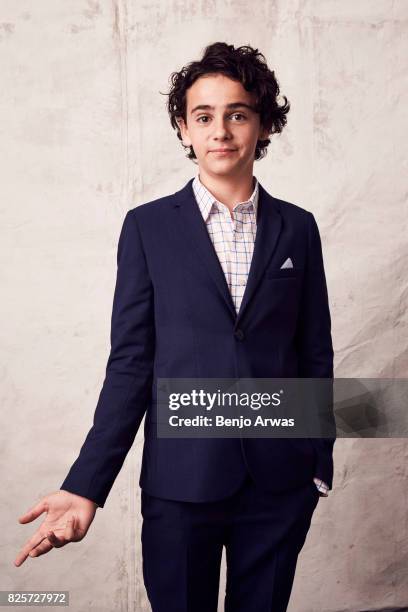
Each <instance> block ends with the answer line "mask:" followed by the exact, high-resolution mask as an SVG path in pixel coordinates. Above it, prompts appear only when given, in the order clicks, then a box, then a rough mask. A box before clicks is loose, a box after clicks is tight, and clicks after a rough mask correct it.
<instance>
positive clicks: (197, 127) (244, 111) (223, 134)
mask: <svg viewBox="0 0 408 612" xmlns="http://www.w3.org/2000/svg"><path fill="white" fill-rule="evenodd" d="M186 95H187V109H186V118H187V124H186V123H185V122H184V121H183V119H179V126H180V131H181V135H182V139H183V143H184V144H185V145H187V146H193V148H194V152H195V154H196V157H197V162H198V166H199V169H200V170H202V171H203V174H209V175H213V176H224V177H231V178H232V177H234V176H238V175H239V174H241V173H242V172H243V171H244V170H246V171H249V172H250V174H251V175H252V168H253V162H254V157H255V148H256V143H257V141H258V140H262V139H266V138H267V137H268V131H267V130H265V129H264V128H262V127H261V126H260V120H259V114H258V113H257V112H255V110H253V105H254V103H255V94H253V93H250V92H248V91H246V90H245V89H244V87H243V86H242V85H241V83H239V82H237V81H233V80H232V79H230V78H228V77H226V76H224V75H223V74H211V75H208V76H203V77H200V78H199V79H197V81H195V83H193V85H192V86H191V87H190V88H189V89H188V90H187V94H186ZM245 105H248V106H249V107H252V108H248V106H245ZM217 149H228V151H227V152H219V151H217Z"/></svg>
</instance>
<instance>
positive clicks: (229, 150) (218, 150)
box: [209, 149, 236, 155]
mask: <svg viewBox="0 0 408 612" xmlns="http://www.w3.org/2000/svg"><path fill="white" fill-rule="evenodd" d="M235 151H236V149H210V151H209V153H216V154H218V155H228V154H229V153H235Z"/></svg>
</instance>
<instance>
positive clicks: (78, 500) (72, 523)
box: [14, 489, 98, 567]
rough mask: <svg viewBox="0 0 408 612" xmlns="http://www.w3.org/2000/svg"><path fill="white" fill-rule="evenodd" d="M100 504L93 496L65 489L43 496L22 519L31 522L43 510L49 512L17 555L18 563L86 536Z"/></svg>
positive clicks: (22, 521)
mask: <svg viewBox="0 0 408 612" xmlns="http://www.w3.org/2000/svg"><path fill="white" fill-rule="evenodd" d="M97 507H98V505H97V504H96V503H95V502H93V501H91V500H90V499H87V498H86V497H81V496H80V495H75V494H74V493H69V492H68V491H63V490H61V489H60V490H59V491H57V492H55V493H51V494H50V495H47V496H46V497H43V499H41V500H40V501H39V502H38V504H36V505H35V506H33V507H32V508H30V509H29V510H28V511H27V512H26V513H25V514H23V515H22V516H20V518H19V519H18V520H19V522H20V523H23V524H24V523H31V521H33V520H34V519H36V518H37V517H38V516H40V514H42V513H43V512H46V513H47V515H46V517H45V518H44V521H43V523H42V524H41V525H40V526H39V528H38V529H37V531H36V532H35V533H34V535H33V536H32V537H31V538H30V539H29V540H27V542H26V543H25V544H24V546H23V548H22V549H21V551H20V553H19V554H18V555H17V557H16V559H15V560H14V565H15V566H16V567H19V566H20V565H22V564H23V563H24V561H25V560H26V559H27V557H28V556H30V557H38V556H40V555H43V554H44V553H47V552H49V551H50V550H51V549H52V548H60V547H61V546H65V544H68V542H79V540H82V539H83V538H84V537H85V535H86V534H87V531H88V529H89V527H90V525H91V523H92V521H93V519H94V516H95V512H96V509H97Z"/></svg>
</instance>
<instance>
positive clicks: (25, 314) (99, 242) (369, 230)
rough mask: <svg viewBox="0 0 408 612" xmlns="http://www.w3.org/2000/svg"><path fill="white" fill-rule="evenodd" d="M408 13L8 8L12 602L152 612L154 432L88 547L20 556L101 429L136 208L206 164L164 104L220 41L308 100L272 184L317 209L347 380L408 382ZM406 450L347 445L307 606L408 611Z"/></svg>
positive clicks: (1, 43) (0, 56)
mask: <svg viewBox="0 0 408 612" xmlns="http://www.w3.org/2000/svg"><path fill="white" fill-rule="evenodd" d="M407 20H408V2H407V1H406V0H342V1H341V0H314V1H313V0H275V1H272V0H269V1H268V0H257V2H256V3H255V5H254V4H253V3H249V2H241V1H233V0H231V1H228V2H221V1H217V0H202V1H198V0H184V1H182V0H172V1H170V0H168V1H166V0H151V1H150V2H137V1H136V0H127V1H126V0H116V1H115V0H112V1H109V0H100V1H99V2H98V1H96V0H69V2H68V1H67V0H65V1H64V0H35V1H34V0H31V1H29V0H0V71H1V72H0V74H1V87H0V146H1V162H0V185H1V200H0V207H1V209H0V212H1V241H0V253H1V288H2V300H1V302H0V308H1V313H0V314H1V321H2V328H1V345H0V350H1V370H0V380H1V397H2V410H1V423H0V426H1V429H0V431H1V434H0V436H1V438H0V439H1V446H0V453H1V463H0V466H1V467H0V470H1V472H0V477H1V482H2V494H1V519H2V526H3V529H2V544H1V550H2V555H1V560H0V589H47V588H48V589H54V590H55V589H69V590H70V593H71V610H73V611H74V612H87V611H89V610H98V612H105V611H106V612H108V611H109V612H112V611H114V610H115V611H132V612H133V611H136V610H137V611H145V610H149V609H150V608H149V605H148V602H147V598H146V595H145V590H144V585H143V580H142V564H141V553H140V543H139V542H140V528H141V517H140V495H139V488H138V477H139V468H140V458H141V449H142V443H143V434H142V432H141V431H140V432H139V434H138V435H137V439H136V442H135V445H134V447H133V449H132V451H131V452H130V454H129V455H128V458H127V460H126V462H125V466H124V468H123V470H122V472H121V473H120V475H119V478H118V480H117V481H116V483H115V485H114V488H113V490H112V492H111V495H110V497H109V499H108V503H107V505H106V507H105V508H104V509H103V510H100V511H98V512H97V515H96V519H95V521H94V523H93V525H92V527H91V530H90V532H89V533H88V535H87V537H86V539H85V540H83V541H82V542H81V543H79V544H76V545H72V544H71V545H69V546H67V547H65V548H63V549H61V550H54V551H51V552H50V553H49V554H48V555H45V556H42V557H39V558H38V559H28V560H27V561H26V563H25V564H24V565H23V566H22V567H21V568H18V569H17V568H15V567H14V565H13V563H12V561H13V559H14V558H15V555H16V553H17V551H18V549H19V547H20V546H21V544H22V543H23V542H24V541H25V539H26V538H27V537H28V536H29V535H30V534H31V533H32V532H33V531H34V527H35V526H36V525H38V524H39V522H40V520H41V519H37V521H36V522H35V523H34V524H32V525H27V526H21V525H18V524H17V517H18V516H19V515H21V514H22V513H23V512H24V511H25V510H26V509H28V507H30V506H31V505H32V504H34V502H36V501H37V500H38V499H39V497H41V496H42V495H44V494H46V493H48V492H50V491H52V490H55V489H57V488H58V487H59V486H60V484H61V482H62V480H63V478H64V477H65V474H66V472H67V470H68V468H69V466H70V465H71V463H72V461H73V460H74V459H75V457H76V456H77V453H78V451H79V447H80V445H81V444H82V442H83V439H84V436H85V434H86V432H87V431H88V429H89V427H90V425H91V422H92V416H93V411H94V408H95V405H96V401H97V396H98V393H99V390H100V386H101V384H102V381H103V377H104V368H105V363H106V359H107V356H108V350H109V319H110V312H111V304H112V296H113V288H114V280H115V271H116V260H115V257H116V245H117V239H118V235H119V230H120V226H121V223H122V221H123V218H124V215H125V212H126V211H127V210H128V209H129V208H131V207H133V206H135V205H137V204H140V203H142V202H144V201H148V200H150V199H152V198H154V197H158V196H160V195H164V194H166V193H169V192H172V191H175V190H176V189H178V188H180V187H181V186H182V185H183V184H184V183H185V182H186V181H187V179H188V178H190V177H191V176H192V175H193V174H194V173H195V171H196V167H195V166H194V165H192V163H191V162H189V161H188V160H187V159H186V158H185V157H184V153H183V150H182V148H181V145H180V144H179V142H178V140H177V139H176V136H175V134H174V133H173V132H172V130H171V127H170V124H169V122H168V118H167V116H166V111H165V100H166V98H165V96H163V95H160V93H159V91H162V92H164V91H167V88H168V82H167V78H168V75H169V74H170V72H171V71H173V70H175V69H180V67H181V66H182V65H183V64H184V63H186V62H187V61H190V60H191V59H195V58H197V57H199V55H200V53H201V51H202V49H203V47H204V46H205V45H206V44H208V43H210V42H214V41H216V40H225V41H226V42H231V43H234V44H246V43H249V44H251V45H253V46H257V47H258V48H259V49H260V50H261V51H262V52H263V53H264V54H265V55H266V57H267V59H268V61H269V63H270V65H271V67H273V68H274V69H275V71H276V74H277V77H278V79H279V81H280V84H281V90H282V92H283V93H284V94H286V95H287V96H288V98H289V100H290V101H291V103H292V110H291V112H290V114H289V117H288V126H287V128H286V129H285V130H284V132H283V134H282V135H281V136H280V137H278V138H274V139H273V140H272V144H271V145H270V147H269V153H268V155H267V157H266V159H264V160H262V161H261V162H258V163H257V164H256V165H255V174H256V176H257V177H258V178H259V180H260V181H261V183H262V184H263V185H264V186H265V187H266V188H267V189H268V190H269V191H270V192H271V193H273V194H274V195H276V196H278V197H282V198H284V199H287V200H289V201H292V202H295V203H298V204H299V205H301V206H303V207H304V208H307V209H308V210H311V211H312V212H313V213H314V214H315V216H316V219H317V221H318V224H319V227H320V231H321V235H322V241H323V248H324V256H325V265H326V274H327V279H328V284H329V293H330V302H331V308H332V319H333V340H334V347H335V354H336V357H335V359H336V361H335V366H336V376H339V377H340V376H344V377H346V376H355V377H357V376H360V377H377V376H379V377H407V375H408V349H407V337H408V334H407V329H408V322H407V293H408V292H407V284H406V277H407V274H406V273H407V256H408V245H407V236H408V231H407V230H408V227H407V225H408V223H407V203H406V182H405V180H404V178H405V177H404V174H405V175H406V171H407V139H406V137H404V134H403V131H404V128H406V125H407V108H408V104H407V94H406V92H407V75H408V65H407V64H408V53H407V48H406V37H407ZM404 171H405V172H404ZM407 457H408V446H407V443H406V441H405V440H402V439H401V440H399V439H394V440H378V439H377V440H367V439H366V440H356V439H354V440H345V439H343V440H339V441H338V442H337V443H336V447H335V465H336V469H335V478H334V490H333V491H332V492H331V494H330V497H329V498H327V499H325V498H322V499H321V500H320V501H319V505H318V508H317V510H316V512H315V514H314V517H313V522H312V527H311V530H310V532H309V535H308V539H307V541H306V544H305V547H304V549H303V551H302V553H301V556H300V557H299V562H298V572H297V576H296V579H295V585H294V589H293V594H292V599H291V604H290V612H321V611H327V612H340V611H341V612H357V611H359V610H383V609H390V610H394V609H402V607H404V606H408V580H407V574H408V523H407V509H408V508H407V506H408V504H407V491H408V488H407V484H408V469H407ZM224 570H225V566H224V562H223V571H224ZM223 589H224V578H222V584H221V589H220V602H221V601H222V593H223ZM24 609H25V608H24ZM221 609H222V606H221V605H220V610H221ZM404 609H406V608H404Z"/></svg>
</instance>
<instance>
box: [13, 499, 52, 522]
mask: <svg viewBox="0 0 408 612" xmlns="http://www.w3.org/2000/svg"><path fill="white" fill-rule="evenodd" d="M47 510H48V506H47V503H46V502H45V501H44V500H41V501H40V502H38V504H36V505H35V506H33V507H32V508H30V509H29V510H27V512H26V513H25V514H23V515H22V516H20V517H19V519H18V520H19V522H20V523H31V521H33V520H34V519H36V518H37V517H38V516H40V514H42V513H43V512H46V511H47Z"/></svg>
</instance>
